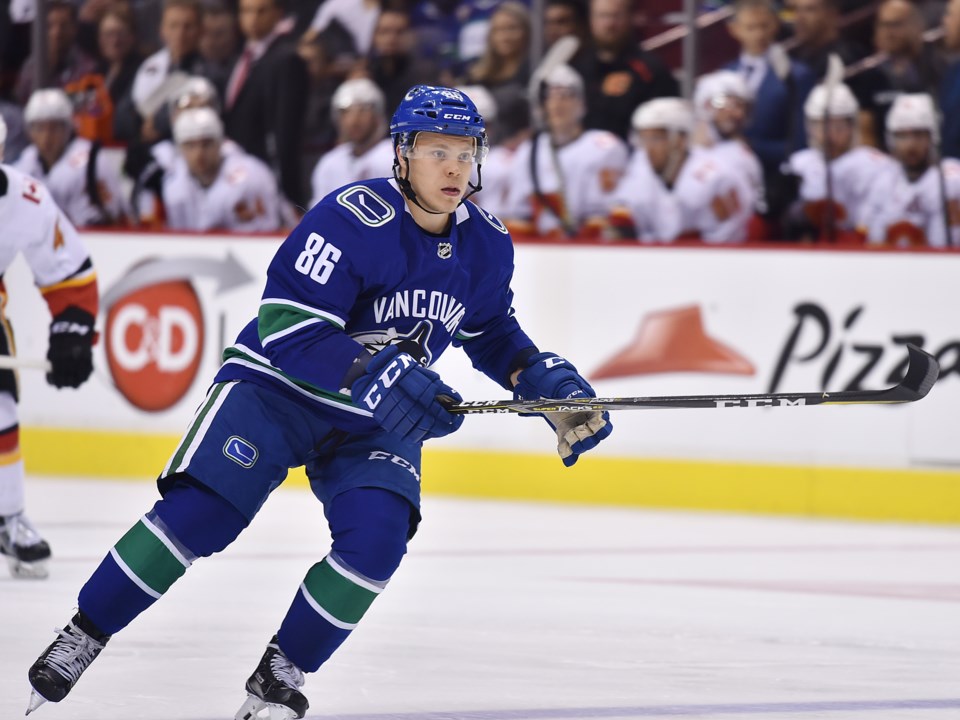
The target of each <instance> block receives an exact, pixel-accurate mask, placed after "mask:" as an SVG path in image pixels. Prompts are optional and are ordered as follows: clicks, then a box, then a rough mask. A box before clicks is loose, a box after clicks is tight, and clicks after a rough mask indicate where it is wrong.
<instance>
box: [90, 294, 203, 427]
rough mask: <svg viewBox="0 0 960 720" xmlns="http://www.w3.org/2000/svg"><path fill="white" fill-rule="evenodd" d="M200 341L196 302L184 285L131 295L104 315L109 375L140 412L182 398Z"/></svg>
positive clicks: (199, 313) (191, 378)
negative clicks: (105, 316)
mask: <svg viewBox="0 0 960 720" xmlns="http://www.w3.org/2000/svg"><path fill="white" fill-rule="evenodd" d="M203 340H204V326H203V311H202V309H201V307H200V298H199V297H197V293H196V291H195V290H194V289H193V285H191V284H190V283H189V282H187V281H185V280H177V281H171V282H165V283H158V284H156V285H150V286H148V287H145V288H141V289H139V290H135V291H133V292H131V293H129V294H128V295H126V296H124V297H123V298H122V299H121V300H119V301H117V302H116V303H115V304H114V305H113V306H112V307H111V308H110V311H109V312H108V313H107V326H106V342H105V346H106V347H105V349H106V354H107V362H108V364H109V366H110V373H111V374H112V375H113V380H114V382H115V383H116V386H117V389H118V390H119V391H120V393H121V394H122V395H123V396H124V397H125V398H126V399H127V400H128V401H129V402H130V403H131V404H132V405H134V406H135V407H138V408H140V409H141V410H147V411H150V412H157V411H160V410H166V409H167V408H169V407H171V406H172V405H174V404H175V403H176V402H177V401H179V400H180V399H181V398H182V397H183V396H184V395H185V394H186V392H187V390H189V389H190V386H191V385H192V384H193V381H194V379H195V378H196V376H197V371H198V370H199V368H200V357H201V355H202V351H203Z"/></svg>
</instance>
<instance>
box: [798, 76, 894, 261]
mask: <svg viewBox="0 0 960 720" xmlns="http://www.w3.org/2000/svg"><path fill="white" fill-rule="evenodd" d="M803 112H804V116H805V117H806V123H807V138H808V139H809V141H810V147H808V148H806V149H804V150H799V151H797V152H795V153H794V154H793V155H791V156H790V158H789V160H788V161H787V169H788V170H789V171H790V172H792V173H793V174H795V175H797V176H798V177H799V178H800V188H799V195H800V197H799V200H798V202H797V203H795V205H794V207H793V209H792V210H791V211H790V215H789V217H788V218H787V220H786V222H785V223H784V226H785V233H786V235H787V238H788V239H805V240H817V239H821V240H827V241H831V242H852V243H859V242H862V241H863V236H862V235H861V234H860V233H859V232H858V231H857V227H858V225H859V224H860V221H861V216H862V214H863V210H864V204H865V202H866V200H867V193H868V192H869V191H870V184H871V183H872V182H873V180H874V178H876V177H879V176H880V175H882V174H884V173H885V172H887V171H888V170H890V169H891V168H892V167H893V166H894V163H893V161H892V160H891V159H890V158H889V157H888V156H886V155H884V154H883V153H882V152H880V151H879V150H875V149H874V148H870V147H865V146H860V145H858V144H857V142H858V138H857V116H858V113H859V112H860V106H859V104H858V103H857V99H856V98H855V97H854V95H853V93H852V92H851V91H850V88H849V87H847V86H846V85H844V84H842V83H840V84H837V85H836V86H834V87H830V86H828V85H826V84H821V85H817V86H816V87H815V88H814V89H813V91H812V92H811V93H810V95H809V96H808V97H807V101H806V103H804V106H803Z"/></svg>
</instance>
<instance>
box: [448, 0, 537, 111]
mask: <svg viewBox="0 0 960 720" xmlns="http://www.w3.org/2000/svg"><path fill="white" fill-rule="evenodd" d="M529 80H530V11H529V10H527V8H525V7H524V6H523V5H521V4H520V3H519V2H514V0H506V2H502V3H500V5H498V6H497V9H496V10H495V11H494V13H493V15H492V16H491V17H490V26H489V32H488V34H487V43H486V47H485V48H484V51H483V55H481V56H480V58H479V59H478V60H477V61H476V62H474V63H471V64H470V66H469V67H468V68H467V70H466V72H465V73H464V78H463V82H464V83H465V84H469V85H482V86H483V87H485V88H486V89H487V90H488V91H489V92H490V94H491V95H493V99H494V100H495V101H496V103H497V105H501V104H506V103H508V102H510V100H511V98H515V97H526V92H527V83H528V82H529Z"/></svg>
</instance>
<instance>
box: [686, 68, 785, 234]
mask: <svg viewBox="0 0 960 720" xmlns="http://www.w3.org/2000/svg"><path fill="white" fill-rule="evenodd" d="M753 99H754V98H753V93H752V92H751V91H750V87H749V86H748V85H747V82H746V80H745V79H744V78H743V75H741V74H740V73H738V72H736V71H734V70H718V71H717V72H715V73H708V74H706V75H701V76H700V77H699V78H697V85H696V89H695V90H694V93H693V105H694V117H695V118H696V120H697V131H698V132H697V133H696V134H695V136H696V140H697V144H698V145H700V146H702V147H705V148H706V149H707V150H708V151H709V152H710V153H711V154H712V155H713V157H714V158H715V159H716V161H717V164H719V165H721V166H723V167H727V168H730V169H731V170H733V171H735V172H738V173H740V174H741V176H742V179H743V181H744V185H745V187H746V188H747V189H748V190H749V195H748V196H746V197H743V198H741V200H742V201H743V202H744V204H746V205H747V206H748V207H750V208H751V209H752V211H753V213H754V217H755V218H756V217H757V216H759V215H762V214H764V213H765V212H766V206H765V203H764V184H763V167H762V166H761V165H760V160H759V159H758V158H757V156H756V155H755V154H754V152H753V150H751V149H750V146H749V145H748V144H747V142H746V139H745V138H744V135H743V130H744V127H745V126H746V121H747V117H749V114H750V110H751V106H752V105H753ZM747 235H748V239H750V240H762V239H764V238H765V236H766V235H767V233H766V232H765V231H764V228H763V226H762V223H759V222H753V218H751V225H750V228H749V231H748V233H747Z"/></svg>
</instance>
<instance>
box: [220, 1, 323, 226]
mask: <svg viewBox="0 0 960 720" xmlns="http://www.w3.org/2000/svg"><path fill="white" fill-rule="evenodd" d="M281 2H282V0H240V31H241V32H242V33H243V36H244V38H245V43H244V48H243V52H242V54H241V55H240V58H239V59H238V60H237V63H236V64H235V65H234V67H233V71H232V72H231V74H230V79H229V81H228V82H227V96H226V118H225V120H226V130H227V136H228V137H230V138H231V139H232V140H234V141H235V142H236V143H237V144H238V145H240V146H241V147H242V148H243V149H244V150H246V151H247V152H248V153H250V154H251V155H255V156H256V157H258V158H260V159H261V160H263V161H264V162H266V163H267V165H269V166H270V167H271V169H272V170H273V172H274V173H275V174H276V175H277V177H278V178H279V181H280V189H281V190H282V191H283V194H284V195H285V196H286V198H287V199H288V200H290V201H291V202H293V203H295V204H296V205H299V206H301V207H302V206H303V204H304V203H305V202H306V201H307V197H306V193H305V192H304V185H303V181H302V176H301V171H300V151H301V147H300V146H301V139H302V134H303V119H304V114H305V112H306V103H307V88H308V87H309V84H310V81H309V79H308V77H307V67H306V65H305V64H304V62H303V60H301V59H300V56H299V55H298V54H297V50H296V42H295V40H294V39H293V38H292V37H290V30H291V29H292V27H293V22H292V21H291V20H289V19H284V17H283V8H282V7H281Z"/></svg>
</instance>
